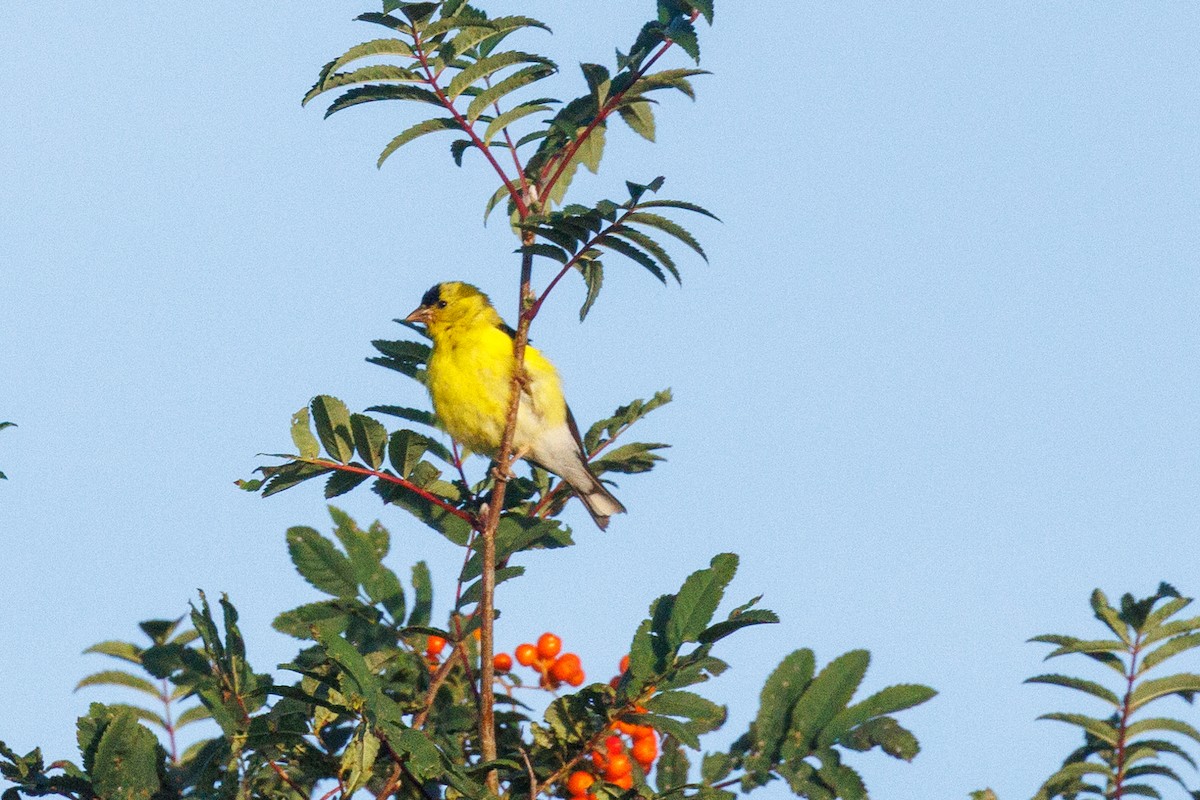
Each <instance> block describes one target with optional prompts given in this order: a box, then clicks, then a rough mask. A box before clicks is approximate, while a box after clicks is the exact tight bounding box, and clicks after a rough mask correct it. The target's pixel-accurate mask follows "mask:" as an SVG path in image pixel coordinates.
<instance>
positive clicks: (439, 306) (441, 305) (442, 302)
mask: <svg viewBox="0 0 1200 800" xmlns="http://www.w3.org/2000/svg"><path fill="white" fill-rule="evenodd" d="M437 306H438V308H445V307H446V301H445V300H438V304H437Z"/></svg>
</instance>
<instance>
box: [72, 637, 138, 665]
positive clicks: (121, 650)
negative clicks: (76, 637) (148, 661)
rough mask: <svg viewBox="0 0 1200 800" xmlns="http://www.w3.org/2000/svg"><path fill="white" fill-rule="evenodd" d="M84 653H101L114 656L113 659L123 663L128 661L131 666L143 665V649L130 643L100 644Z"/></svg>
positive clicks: (107, 642)
mask: <svg viewBox="0 0 1200 800" xmlns="http://www.w3.org/2000/svg"><path fill="white" fill-rule="evenodd" d="M83 652H85V653H101V654H103V655H106V656H112V657H113V658H119V659H121V660H122V661H128V662H130V663H131V664H141V663H142V649H141V648H140V647H138V646H137V645H135V644H130V643H129V642H117V641H106V642H98V643H97V644H94V645H92V646H91V647H89V648H88V649H86V650H84V651H83Z"/></svg>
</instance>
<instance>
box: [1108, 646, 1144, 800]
mask: <svg viewBox="0 0 1200 800" xmlns="http://www.w3.org/2000/svg"><path fill="white" fill-rule="evenodd" d="M1141 648H1142V634H1141V633H1138V634H1137V635H1136V636H1135V637H1134V639H1133V644H1132V645H1130V647H1129V656H1130V658H1129V675H1128V680H1127V682H1126V686H1125V701H1124V702H1123V703H1121V721H1120V723H1119V724H1118V725H1117V775H1116V778H1115V780H1114V785H1113V790H1114V791H1113V800H1121V796H1122V795H1123V794H1124V792H1125V755H1126V754H1125V748H1126V746H1127V745H1128V742H1127V741H1126V739H1127V738H1128V734H1129V713H1130V708H1129V706H1130V703H1131V702H1132V701H1133V683H1134V680H1135V679H1136V678H1137V662H1138V655H1139V654H1140V653H1141Z"/></svg>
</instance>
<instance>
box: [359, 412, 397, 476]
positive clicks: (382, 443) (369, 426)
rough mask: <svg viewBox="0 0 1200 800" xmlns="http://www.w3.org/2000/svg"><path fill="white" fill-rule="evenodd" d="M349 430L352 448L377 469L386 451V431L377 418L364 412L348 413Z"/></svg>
mask: <svg viewBox="0 0 1200 800" xmlns="http://www.w3.org/2000/svg"><path fill="white" fill-rule="evenodd" d="M350 431H351V434H352V435H353V437H354V448H355V449H356V450H357V451H358V455H359V457H361V458H362V460H363V461H365V462H366V464H367V466H368V467H370V468H371V469H375V470H377V469H379V467H380V466H381V465H382V464H383V456H384V453H385V452H386V451H387V441H388V432H387V429H386V428H384V427H383V425H381V424H380V423H379V422H378V421H377V420H374V419H372V418H371V417H368V416H366V415H365V414H351V415H350Z"/></svg>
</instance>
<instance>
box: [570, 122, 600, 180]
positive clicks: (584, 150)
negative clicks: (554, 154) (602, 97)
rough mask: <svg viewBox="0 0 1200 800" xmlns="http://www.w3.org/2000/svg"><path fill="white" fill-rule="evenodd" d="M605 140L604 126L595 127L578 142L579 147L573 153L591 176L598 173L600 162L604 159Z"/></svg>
mask: <svg viewBox="0 0 1200 800" xmlns="http://www.w3.org/2000/svg"><path fill="white" fill-rule="evenodd" d="M607 138H608V134H607V132H606V126H605V125H604V124H603V123H601V124H599V125H596V126H595V127H594V128H592V130H591V132H590V133H588V134H587V136H586V137H585V138H584V139H582V140H581V141H580V142H579V147H578V148H577V149H576V151H575V158H576V159H578V161H579V163H581V164H583V165H584V166H585V167H587V168H588V172H590V173H592V174H593V175H595V174H597V173H598V172H599V171H600V160H601V159H602V158H603V157H604V145H605V142H606V140H607Z"/></svg>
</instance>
